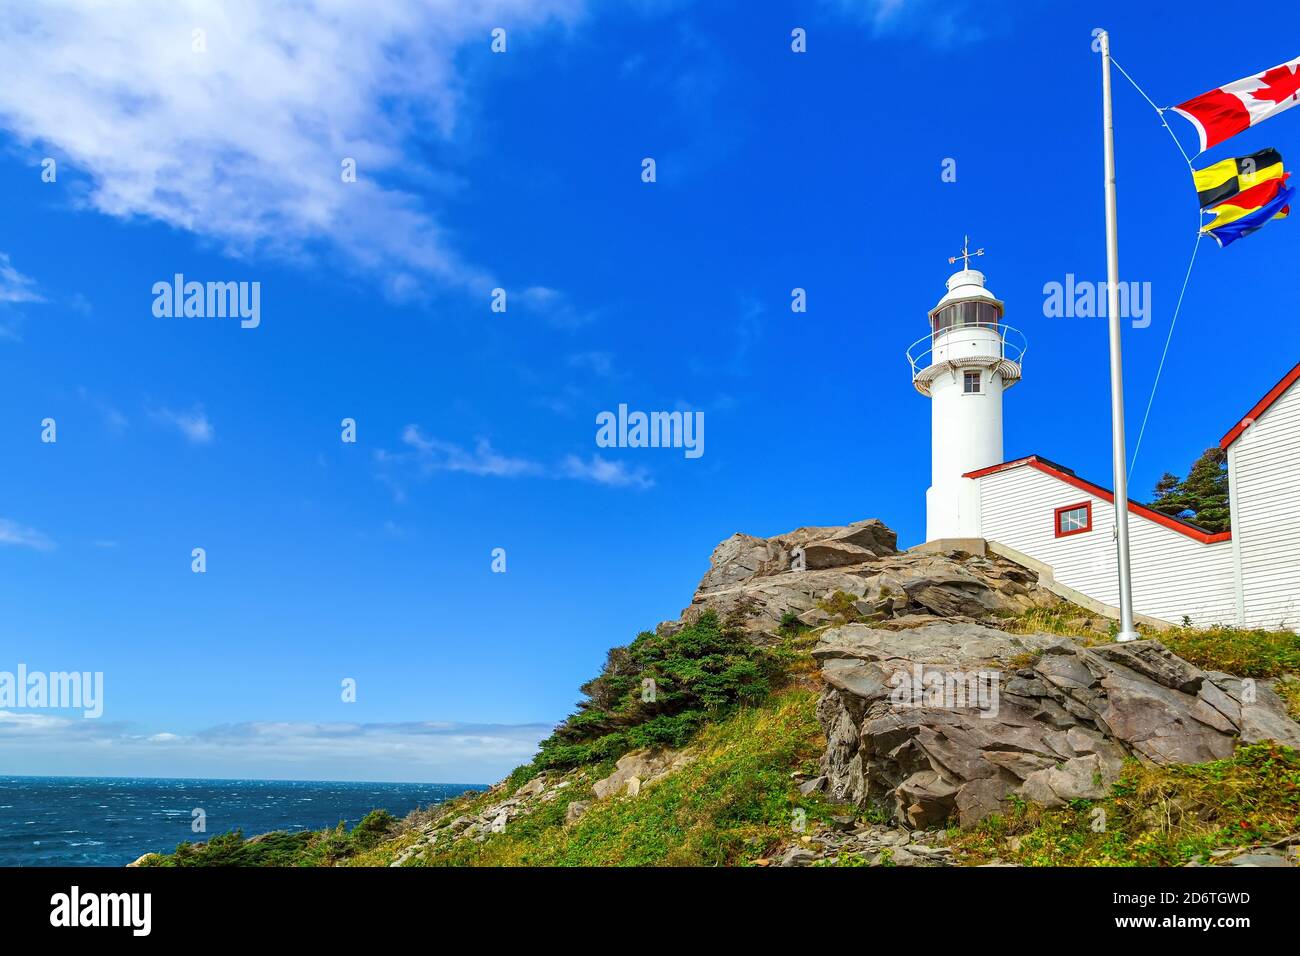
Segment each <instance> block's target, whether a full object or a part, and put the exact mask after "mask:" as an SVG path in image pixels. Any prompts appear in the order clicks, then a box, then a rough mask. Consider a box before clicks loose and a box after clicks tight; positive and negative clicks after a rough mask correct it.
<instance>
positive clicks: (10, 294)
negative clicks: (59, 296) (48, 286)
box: [0, 252, 43, 303]
mask: <svg viewBox="0 0 1300 956" xmlns="http://www.w3.org/2000/svg"><path fill="white" fill-rule="evenodd" d="M41 301H43V300H42V298H41V297H40V296H39V295H38V294H37V292H36V283H35V281H33V280H32V279H30V278H28V277H27V276H25V275H23V274H22V273H21V272H19V271H18V270H17V269H15V268H14V267H13V265H12V263H10V261H9V256H8V255H7V254H6V253H3V252H0V303H13V302H41Z"/></svg>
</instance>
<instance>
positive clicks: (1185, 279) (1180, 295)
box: [1128, 231, 1204, 473]
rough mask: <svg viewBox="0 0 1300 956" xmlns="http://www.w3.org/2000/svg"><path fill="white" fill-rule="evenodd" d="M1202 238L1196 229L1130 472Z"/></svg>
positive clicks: (1139, 431)
mask: <svg viewBox="0 0 1300 956" xmlns="http://www.w3.org/2000/svg"><path fill="white" fill-rule="evenodd" d="M1203 238H1204V237H1203V236H1202V235H1201V233H1200V232H1199V231H1198V232H1197V233H1196V244H1195V245H1194V246H1192V258H1191V260H1190V261H1189V262H1188V263H1187V274H1186V275H1185V276H1183V288H1182V290H1181V291H1180V292H1179V293H1178V304H1177V305H1175V306H1174V317H1173V320H1172V321H1170V323H1169V334H1168V335H1167V336H1165V350H1164V352H1162V353H1161V355H1160V365H1159V366H1158V367H1157V368H1156V380H1155V382H1153V383H1152V385H1151V397H1150V398H1149V399H1147V410H1146V414H1144V415H1143V416H1142V427H1141V428H1140V429H1138V440H1137V444H1136V445H1135V446H1134V448H1133V460H1132V461H1131V462H1129V466H1128V470H1129V472H1130V473H1132V471H1133V469H1134V467H1136V466H1137V460H1138V452H1140V451H1141V450H1142V436H1143V435H1145V434H1146V431H1147V421H1148V420H1149V419H1150V418H1151V406H1152V405H1154V404H1155V401H1156V391H1157V390H1158V389H1159V388H1160V375H1161V373H1162V372H1164V370H1165V359H1166V358H1168V357H1169V343H1170V342H1172V341H1173V340H1174V328H1175V327H1176V326H1177V325H1178V314H1179V313H1180V312H1181V311H1182V309H1183V297H1184V296H1185V295H1187V284H1188V283H1189V282H1190V281H1191V279H1192V267H1193V266H1194V265H1196V253H1197V252H1198V251H1200V248H1201V239H1203Z"/></svg>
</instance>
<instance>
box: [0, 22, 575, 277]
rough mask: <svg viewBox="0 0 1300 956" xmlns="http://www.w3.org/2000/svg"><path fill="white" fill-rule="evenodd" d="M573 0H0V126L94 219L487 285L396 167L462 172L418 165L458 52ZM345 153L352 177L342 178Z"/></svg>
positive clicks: (389, 272) (447, 102)
mask: <svg viewBox="0 0 1300 956" xmlns="http://www.w3.org/2000/svg"><path fill="white" fill-rule="evenodd" d="M581 6H582V0H480V2H475V3H465V2H463V0H385V2H381V3H355V2H351V0H298V2H295V3H292V4H274V3H264V2H261V0H223V2H221V3H215V2H210V0H169V2H149V0H121V2H117V3H111V4H105V3H96V2H90V0H47V2H43V3H40V4H3V5H0V125H3V126H4V127H7V128H8V129H10V130H11V131H13V133H14V134H16V136H17V137H18V138H19V139H20V140H22V141H23V142H25V143H32V144H37V145H38V146H39V147H40V148H41V149H42V150H49V151H50V152H51V153H52V154H53V155H54V156H55V157H56V158H60V159H61V160H62V161H63V162H64V163H67V164H69V165H70V166H71V167H72V168H73V169H74V170H79V171H83V172H84V173H87V174H88V176H89V189H88V191H87V192H86V194H85V197H84V201H85V202H86V203H87V204H88V205H89V206H90V207H91V208H93V209H95V210H98V211H99V212H102V213H105V214H108V215H111V216H119V217H123V218H129V217H135V216H143V217H147V218H150V219H155V220H158V221H161V222H164V223H167V224H169V225H172V226H175V227H177V228H180V229H184V230H188V231H191V232H194V233H196V234H199V235H201V236H204V237H207V238H210V239H213V240H215V241H216V242H218V243H219V244H221V245H223V246H224V247H225V248H226V250H227V251H228V252H230V253H232V254H247V253H250V252H252V251H254V250H257V249H269V250H272V251H275V252H279V253H283V254H286V255H289V256H299V255H303V254H311V253H313V252H315V251H316V250H317V248H318V247H320V246H322V245H326V246H328V247H330V248H331V249H332V250H333V251H334V252H335V253H337V254H339V255H341V256H342V257H343V258H344V259H345V260H346V261H348V262H350V263H351V264H353V265H354V266H357V267H359V268H362V269H366V270H371V271H374V272H377V273H379V274H381V275H382V277H383V280H384V282H385V284H386V286H387V288H388V290H389V291H391V292H393V293H394V294H399V295H401V294H406V293H409V292H411V291H413V290H415V289H418V288H421V287H422V286H423V284H424V283H425V282H426V281H428V280H430V279H433V280H438V281H442V282H449V283H453V284H462V285H470V286H473V287H476V288H482V287H484V286H486V284H487V281H488V280H487V279H486V276H485V273H484V272H483V271H482V270H480V269H479V268H478V267H476V266H473V265H471V264H467V263H465V262H464V261H462V260H461V259H460V258H459V257H458V255H457V254H456V252H455V251H454V250H453V248H452V247H451V243H450V242H449V240H448V237H447V236H446V235H445V233H444V230H443V228H442V227H441V226H440V224H439V222H438V219H437V214H436V210H433V209H431V208H430V207H429V206H428V205H427V204H426V203H425V202H424V201H423V200H422V199H421V198H419V197H417V196H416V195H415V194H414V193H413V192H412V191H410V190H409V189H408V188H404V187H403V185H401V179H400V177H407V178H408V179H418V180H420V181H421V182H422V183H423V184H424V185H425V186H428V185H429V184H433V185H434V186H435V187H437V186H438V184H443V185H442V187H441V188H444V189H445V188H446V186H445V183H446V182H447V181H449V180H454V179H455V178H456V176H455V171H454V170H450V169H430V168H427V167H426V168H420V167H419V166H418V161H417V159H416V157H417V156H420V155H428V154H429V153H430V152H432V150H431V149H430V141H433V142H434V143H436V142H437V140H438V138H441V139H442V140H443V141H446V140H448V139H450V138H451V137H453V135H454V132H455V128H456V121H457V114H458V107H459V105H460V103H461V100H462V97H463V96H464V90H463V81H462V79H461V77H460V76H459V75H458V71H457V67H456V62H455V61H456V57H457V55H458V52H459V51H460V50H461V49H462V47H464V46H465V45H466V44H479V45H480V48H481V50H482V51H483V52H484V54H485V55H490V54H487V50H488V44H489V42H490V31H491V29H492V28H493V27H496V26H505V27H506V28H507V29H508V30H518V31H522V30H527V29H529V28H532V27H538V26H545V25H547V24H550V23H561V24H567V23H570V22H572V21H573V20H574V19H576V17H577V16H578V15H579V13H580V9H581ZM196 29H198V30H203V31H205V35H204V43H205V45H206V51H204V52H196V51H195V49H194V36H193V31H195V30H196ZM506 55H509V54H506ZM345 157H350V158H353V159H355V160H356V163H357V172H358V176H357V182H355V183H344V182H342V180H341V176H340V172H341V165H340V164H341V162H342V160H343V159H344V158H345ZM60 174H61V179H60V182H62V181H64V180H63V178H62V177H63V176H64V175H66V174H65V173H64V171H63V170H62V169H61V170H60ZM73 181H75V180H73ZM424 191H425V192H427V191H428V190H424Z"/></svg>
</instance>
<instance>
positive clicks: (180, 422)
mask: <svg viewBox="0 0 1300 956" xmlns="http://www.w3.org/2000/svg"><path fill="white" fill-rule="evenodd" d="M153 417H154V420H155V421H159V422H162V423H164V424H167V425H171V426H173V427H174V428H176V429H177V430H179V431H180V433H181V434H182V435H184V436H185V438H186V440H188V441H190V442H192V443H193V444H195V445H206V444H207V443H208V442H210V441H212V439H213V437H214V434H215V432H214V431H213V428H212V422H210V421H208V415H207V412H205V411H204V410H203V406H202V405H196V406H194V409H193V410H192V411H188V412H177V411H173V410H172V409H170V408H160V409H159V410H158V411H156V412H154V413H153Z"/></svg>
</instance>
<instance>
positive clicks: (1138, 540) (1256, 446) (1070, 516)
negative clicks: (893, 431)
mask: <svg viewBox="0 0 1300 956" xmlns="http://www.w3.org/2000/svg"><path fill="white" fill-rule="evenodd" d="M967 266H968V267H967V268H964V269H962V270H961V271H959V272H957V273H956V274H955V275H953V276H952V277H951V278H950V279H949V280H948V291H947V294H945V295H944V296H943V298H942V299H940V300H939V304H938V305H936V306H935V307H934V309H933V310H931V312H930V334H929V335H927V336H925V337H924V338H923V339H921V340H920V341H919V342H917V343H916V344H915V345H913V346H912V348H911V349H909V351H908V358H909V360H910V361H911V364H912V382H913V384H914V385H915V387H916V389H917V391H919V392H920V393H921V394H922V395H925V396H927V397H929V399H930V404H931V412H932V434H931V440H932V456H931V457H932V461H931V479H930V488H929V490H928V491H927V492H926V540H927V543H926V544H925V545H922V546H921V547H923V548H927V549H948V548H953V547H959V548H962V549H965V550H972V549H976V550H982V549H988V550H991V551H993V552H995V553H998V554H1002V555H1003V556H1005V557H1008V558H1011V559H1012V560H1016V561H1019V562H1021V563H1023V564H1026V565H1028V566H1030V567H1033V568H1034V569H1035V570H1037V571H1038V572H1039V574H1040V579H1041V580H1043V581H1044V582H1045V583H1050V585H1051V586H1052V587H1053V588H1054V589H1056V590H1057V591H1058V592H1059V593H1061V594H1063V595H1065V596H1067V597H1069V598H1071V599H1072V600H1075V601H1076V602H1078V603H1082V604H1084V605H1085V606H1088V607H1092V608H1093V609H1094V610H1097V611H1099V612H1101V613H1106V614H1113V613H1114V608H1115V607H1116V606H1117V605H1118V603H1119V594H1118V591H1119V584H1118V576H1117V573H1116V550H1115V536H1114V523H1115V522H1114V500H1115V499H1114V495H1113V494H1112V493H1111V492H1110V491H1109V490H1108V489H1106V488H1103V487H1102V486H1100V485H1096V484H1093V483H1092V482H1090V481H1086V480H1084V479H1083V478H1080V477H1079V476H1078V475H1076V474H1075V473H1074V472H1073V471H1072V470H1070V469H1069V468H1067V467H1065V466H1064V465H1059V464H1056V463H1055V462H1052V461H1048V460H1047V459H1045V458H1041V457H1039V456H1037V455H1027V456H1025V457H1021V458H1016V459H1014V460H1011V461H1008V460H1006V459H1005V457H1004V454H1003V447H1002V393H1003V392H1004V391H1005V390H1006V389H1008V388H1010V387H1011V386H1012V385H1014V384H1016V382H1018V381H1019V380H1020V375H1021V366H1022V360H1023V356H1024V339H1023V337H1022V336H1021V335H1020V333H1019V332H1018V331H1016V330H1015V329H1012V328H1011V327H1009V326H1008V325H1006V323H1005V322H1004V321H1003V312H1004V305H1003V303H1002V302H1001V301H999V300H998V299H997V298H996V297H995V296H994V295H993V294H992V293H990V292H989V290H988V289H987V288H986V287H985V285H984V275H983V274H982V273H980V272H978V271H976V270H974V269H970V268H969V262H968V261H967ZM1249 398H1250V396H1246V397H1244V398H1243V405H1244V404H1245V402H1246V401H1249ZM1221 445H1222V446H1223V448H1225V449H1226V450H1227V453H1228V476H1229V483H1230V487H1231V508H1232V530H1231V531H1229V532H1222V533H1218V534H1214V533H1211V532H1207V531H1205V530H1203V529H1201V528H1197V527H1195V526H1194V525H1191V524H1188V523H1187V522H1184V521H1179V520H1177V519H1175V518H1170V517H1168V516H1166V515H1163V514H1160V513H1158V512H1156V511H1152V510H1151V509H1150V508H1147V507H1144V506H1143V505H1140V504H1137V503H1136V502H1132V501H1130V502H1129V505H1128V508H1129V529H1130V537H1131V549H1130V550H1131V554H1132V563H1133V606H1134V611H1135V612H1136V613H1137V614H1138V615H1139V619H1141V618H1142V617H1146V618H1152V619H1155V620H1156V621H1161V622H1165V623H1171V624H1178V623H1182V622H1183V621H1184V619H1190V621H1191V622H1192V623H1193V624H1196V625H1199V626H1208V625H1214V624H1227V625H1234V624H1235V625H1241V626H1247V627H1264V628H1279V627H1280V628H1289V629H1292V630H1300V365H1296V367H1295V368H1292V369H1291V371H1290V372H1288V373H1287V374H1286V375H1285V376H1283V378H1282V380H1281V381H1279V382H1278V383H1277V385H1276V386H1274V388H1273V389H1271V390H1270V391H1269V393H1268V394H1267V395H1265V396H1264V397H1263V398H1262V399H1260V401H1259V402H1258V403H1257V404H1256V405H1255V407H1254V408H1252V409H1251V410H1250V412H1249V413H1247V415H1246V416H1245V417H1244V418H1242V419H1241V420H1240V421H1238V422H1236V423H1235V424H1234V425H1233V427H1232V429H1231V430H1230V431H1229V432H1228V433H1227V434H1226V435H1225V436H1224V437H1223V440H1222V442H1221Z"/></svg>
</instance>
